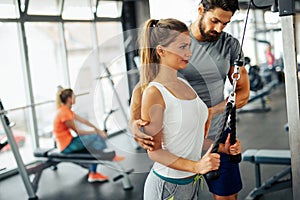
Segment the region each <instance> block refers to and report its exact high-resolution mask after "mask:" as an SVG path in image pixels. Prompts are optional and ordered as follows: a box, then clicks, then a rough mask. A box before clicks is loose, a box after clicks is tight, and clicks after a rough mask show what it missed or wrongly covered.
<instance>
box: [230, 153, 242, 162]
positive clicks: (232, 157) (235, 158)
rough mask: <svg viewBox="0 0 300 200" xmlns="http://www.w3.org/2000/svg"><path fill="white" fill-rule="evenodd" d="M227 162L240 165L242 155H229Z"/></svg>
mask: <svg viewBox="0 0 300 200" xmlns="http://www.w3.org/2000/svg"><path fill="white" fill-rule="evenodd" d="M229 160H230V162H232V163H240V162H241V161H242V154H240V153H239V154H237V155H230V157H229Z"/></svg>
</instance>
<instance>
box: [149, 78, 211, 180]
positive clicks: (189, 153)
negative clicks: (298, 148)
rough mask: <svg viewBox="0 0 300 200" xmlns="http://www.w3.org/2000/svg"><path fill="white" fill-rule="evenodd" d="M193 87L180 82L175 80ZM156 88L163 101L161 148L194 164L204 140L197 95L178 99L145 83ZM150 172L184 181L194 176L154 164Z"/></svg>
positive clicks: (202, 105) (203, 113) (203, 107)
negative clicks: (190, 98)
mask: <svg viewBox="0 0 300 200" xmlns="http://www.w3.org/2000/svg"><path fill="white" fill-rule="evenodd" d="M179 79H180V80H181V81H183V82H184V83H185V84H187V85H188V86H189V87H190V88H191V89H192V90H193V88H192V87H191V86H190V85H189V84H188V83H187V82H186V81H185V80H183V79H181V78H179ZM151 86H154V87H156V88H157V89H158V90H159V91H160V93H161V95H162V97H163V100H164V102H165V110H164V118H163V139H162V149H164V150H168V151H169V152H171V153H172V154H175V155H176V156H179V157H182V158H186V159H189V160H193V161H198V160H199V159H200V158H201V152H202V144H203V140H204V128H205V122H206V120H207V117H208V109H207V106H206V105H205V103H204V102H203V101H202V100H201V99H200V98H199V97H198V95H197V93H196V92H195V91H194V90H193V91H194V92H195V94H196V95H197V96H196V98H195V99H192V100H182V99H179V98H177V97H175V96H174V95H173V94H172V93H171V92H170V91H169V90H167V89H166V88H165V87H164V86H163V85H162V84H160V83H158V82H151V83H149V86H148V87H151ZM153 169H154V170H155V171H156V172H157V173H158V174H160V175H162V176H164V177H169V178H185V177H189V176H192V175H194V173H191V172H186V171H180V170H175V169H172V168H169V167H167V166H165V165H162V164H160V163H158V162H155V163H154V165H153Z"/></svg>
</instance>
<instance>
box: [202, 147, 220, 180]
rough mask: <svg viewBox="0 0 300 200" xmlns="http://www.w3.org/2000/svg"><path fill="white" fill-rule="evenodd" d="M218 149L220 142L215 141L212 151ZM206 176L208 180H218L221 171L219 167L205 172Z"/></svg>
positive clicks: (214, 151)
mask: <svg viewBox="0 0 300 200" xmlns="http://www.w3.org/2000/svg"><path fill="white" fill-rule="evenodd" d="M218 149H219V144H218V142H215V143H214V146H213V148H212V150H211V153H217V152H218ZM204 176H205V178H206V179H207V180H216V179H218V178H219V177H220V171H219V170H218V169H217V170H213V171H210V172H208V173H206V174H204Z"/></svg>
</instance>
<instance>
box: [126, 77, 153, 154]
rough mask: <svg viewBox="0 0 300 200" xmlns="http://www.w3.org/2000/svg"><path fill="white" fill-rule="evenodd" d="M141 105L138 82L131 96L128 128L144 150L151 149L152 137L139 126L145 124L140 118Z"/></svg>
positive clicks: (140, 92)
mask: <svg viewBox="0 0 300 200" xmlns="http://www.w3.org/2000/svg"><path fill="white" fill-rule="evenodd" d="M141 105H142V91H141V87H140V84H139V83H138V84H137V85H136V86H135V88H134V90H133V93H132V97H131V104H130V121H129V128H130V131H131V133H132V134H133V137H134V139H135V140H136V141H137V142H138V143H139V145H140V146H141V147H143V148H144V149H146V150H153V145H154V142H153V138H152V137H151V136H149V135H147V134H145V133H143V132H142V131H141V130H140V127H141V126H144V125H146V123H145V122H143V121H142V120H141Z"/></svg>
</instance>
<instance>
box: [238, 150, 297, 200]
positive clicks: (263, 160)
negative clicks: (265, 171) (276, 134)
mask: <svg viewBox="0 0 300 200" xmlns="http://www.w3.org/2000/svg"><path fill="white" fill-rule="evenodd" d="M242 157H243V161H248V162H251V163H253V164H254V165H255V182H256V187H255V188H254V189H253V190H252V191H251V192H250V193H249V194H248V196H247V198H246V199H247V200H254V199H259V198H260V197H261V196H263V195H264V194H267V193H270V192H274V191H278V190H282V189H285V188H290V187H292V181H291V178H290V177H287V175H291V166H290V165H291V152H290V151H289V150H269V149H261V150H258V149H248V150H246V151H245V152H244V153H243V155H242ZM261 164H270V165H288V167H287V168H285V169H284V170H282V171H281V172H279V173H277V174H276V175H274V176H272V177H270V178H269V179H268V180H266V181H265V182H264V183H262V182H261V171H260V165H261ZM283 178H285V179H283Z"/></svg>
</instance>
